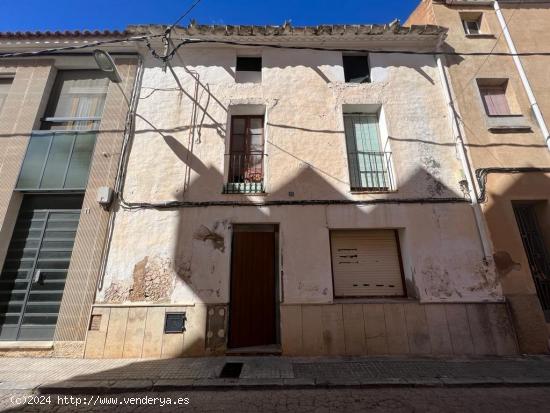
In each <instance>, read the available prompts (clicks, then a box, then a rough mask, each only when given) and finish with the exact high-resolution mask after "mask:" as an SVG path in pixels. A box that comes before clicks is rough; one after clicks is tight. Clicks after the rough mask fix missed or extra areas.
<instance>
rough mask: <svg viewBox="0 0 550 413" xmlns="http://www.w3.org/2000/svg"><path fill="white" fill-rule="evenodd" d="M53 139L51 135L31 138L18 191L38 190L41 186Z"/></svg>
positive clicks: (18, 182) (18, 183)
mask: <svg viewBox="0 0 550 413" xmlns="http://www.w3.org/2000/svg"><path fill="white" fill-rule="evenodd" d="M51 138H52V137H51V135H34V136H31V140H30V142H29V146H28V148H27V153H26V155H25V159H24V160H23V166H22V167H21V173H20V175H19V180H18V181H17V188H18V189H31V188H38V186H39V185H40V178H41V176H42V167H43V166H44V161H45V160H46V155H47V154H48V147H49V146H50V140H51Z"/></svg>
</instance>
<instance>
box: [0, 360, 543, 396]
mask: <svg viewBox="0 0 550 413" xmlns="http://www.w3.org/2000/svg"><path fill="white" fill-rule="evenodd" d="M226 363H242V366H239V365H237V366H233V367H236V373H237V375H238V377H234V378H221V377H220V375H221V373H222V370H223V369H224V366H225V364H226ZM239 367H241V368H240V369H239ZM239 370H240V374H239ZM480 385H485V386H518V385H529V386H550V357H546V356H542V357H523V358H476V359H452V360H449V359H433V358H394V357H345V358H343V357H342V358H290V357H211V358H189V359H168V360H166V359H164V360H90V359H86V360H83V359H59V358H49V359H44V358H42V359H38V358H32V359H31V358H2V359H0V389H4V390H35V391H37V392H40V393H63V394H65V393H80V394H82V393H102V392H121V391H150V390H155V391H167V390H180V389H181V390H184V389H185V390H197V389H219V388H226V389H228V388H256V389H257V388H301V389H303V388H318V387H376V386H387V387H398V386H405V387H420V386H440V387H446V386H480Z"/></svg>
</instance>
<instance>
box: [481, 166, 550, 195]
mask: <svg viewBox="0 0 550 413" xmlns="http://www.w3.org/2000/svg"><path fill="white" fill-rule="evenodd" d="M533 172H535V173H540V172H543V173H549V172H550V168H538V167H531V166H528V167H515V168H514V167H512V168H506V167H492V168H480V169H476V178H477V182H478V184H479V189H480V194H479V203H480V204H481V203H485V202H487V177H488V176H489V175H490V174H497V173H499V174H520V173H533Z"/></svg>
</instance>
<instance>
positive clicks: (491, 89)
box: [479, 83, 511, 116]
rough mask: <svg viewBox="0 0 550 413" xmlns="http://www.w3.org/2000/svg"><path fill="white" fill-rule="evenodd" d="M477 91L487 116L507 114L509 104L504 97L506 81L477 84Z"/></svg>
mask: <svg viewBox="0 0 550 413" xmlns="http://www.w3.org/2000/svg"><path fill="white" fill-rule="evenodd" d="M479 93H480V94H481V99H482V100H483V105H484V106H485V111H486V112H487V115H489V116H508V115H510V114H511V111H510V105H509V104H508V99H507V98H506V83H503V84H500V85H483V84H480V85H479Z"/></svg>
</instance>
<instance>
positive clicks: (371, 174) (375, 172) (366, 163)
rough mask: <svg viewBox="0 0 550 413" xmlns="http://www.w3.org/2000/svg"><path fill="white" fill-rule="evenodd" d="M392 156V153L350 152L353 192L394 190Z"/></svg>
mask: <svg viewBox="0 0 550 413" xmlns="http://www.w3.org/2000/svg"><path fill="white" fill-rule="evenodd" d="M391 156H392V153H391V152H363V151H357V152H348V160H349V174H350V186H351V190H352V191H392V190H394V189H395V182H394V179H393V174H392V168H391Z"/></svg>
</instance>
